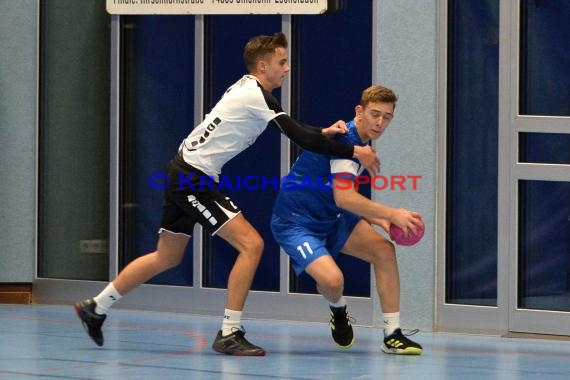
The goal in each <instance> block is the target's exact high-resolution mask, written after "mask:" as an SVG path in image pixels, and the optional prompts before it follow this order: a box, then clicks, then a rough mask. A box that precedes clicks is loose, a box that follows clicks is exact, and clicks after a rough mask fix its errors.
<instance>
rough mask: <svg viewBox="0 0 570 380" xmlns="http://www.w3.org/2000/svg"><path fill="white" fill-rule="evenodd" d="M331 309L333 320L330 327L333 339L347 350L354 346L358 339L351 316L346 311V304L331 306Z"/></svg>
mask: <svg viewBox="0 0 570 380" xmlns="http://www.w3.org/2000/svg"><path fill="white" fill-rule="evenodd" d="M330 309H331V320H330V323H329V325H330V327H331V333H332V337H333V340H334V341H335V343H336V344H337V345H338V346H339V347H340V348H342V349H343V350H346V349H347V348H350V347H352V345H353V344H354V342H356V339H355V338H354V332H353V331H352V325H351V324H350V317H349V316H348V312H347V311H346V306H343V307H332V306H331V307H330Z"/></svg>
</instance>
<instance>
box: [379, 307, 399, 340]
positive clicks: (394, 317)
mask: <svg viewBox="0 0 570 380" xmlns="http://www.w3.org/2000/svg"><path fill="white" fill-rule="evenodd" d="M382 320H383V321H384V335H385V336H388V335H391V334H392V333H393V332H394V331H396V329H398V328H400V312H399V311H398V312H396V313H382Z"/></svg>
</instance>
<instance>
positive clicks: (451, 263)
mask: <svg viewBox="0 0 570 380" xmlns="http://www.w3.org/2000/svg"><path fill="white" fill-rule="evenodd" d="M448 33H449V46H448V94H447V98H448V105H447V108H448V121H447V123H448V124H447V189H446V190H447V193H446V194H447V199H446V210H447V211H446V212H447V215H446V246H445V249H446V251H445V252H446V302H448V303H461V304H470V305H489V306H494V305H496V304H497V194H498V186H497V162H498V153H497V152H498V150H497V144H498V109H497V104H498V83H499V78H498V71H499V0H453V1H449V32H448Z"/></svg>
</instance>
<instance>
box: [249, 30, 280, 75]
mask: <svg viewBox="0 0 570 380" xmlns="http://www.w3.org/2000/svg"><path fill="white" fill-rule="evenodd" d="M278 47H282V48H284V49H287V37H286V36H285V34H283V33H282V32H277V33H275V34H274V35H273V36H264V35H261V36H255V37H252V38H251V39H250V40H249V42H248V43H247V44H246V45H245V48H244V49H243V61H244V63H245V67H246V68H247V71H249V72H251V71H253V70H254V69H255V64H256V63H257V61H258V60H259V59H260V58H263V57H264V56H265V55H267V54H273V53H275V49H276V48H278Z"/></svg>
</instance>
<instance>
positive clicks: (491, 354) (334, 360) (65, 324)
mask: <svg viewBox="0 0 570 380" xmlns="http://www.w3.org/2000/svg"><path fill="white" fill-rule="evenodd" d="M326 317H327V316H326V315H323V319H326ZM219 324H220V318H218V317H211V316H210V317H206V316H195V315H187V314H178V313H163V312H148V311H134V310H125V309H115V310H113V311H112V312H111V313H110V314H109V316H108V318H107V320H106V322H105V325H104V328H103V332H104V334H105V345H104V346H103V347H97V346H96V345H95V344H94V343H93V342H92V341H91V340H90V339H89V337H88V336H87V334H86V333H85V332H84V330H83V327H82V326H81V324H80V322H79V320H78V319H77V317H76V315H75V312H74V310H73V308H72V306H71V305H66V306H53V305H0V379H10V380H12V379H113V380H115V379H137V380H142V379H192V380H194V379H228V380H229V379H253V380H255V379H294V380H309V379H315V380H316V379H323V380H324V379H327V380H330V379H342V380H344V379H461V380H467V379H479V380H480V379H500V380H505V379H536V378H541V379H545V380H546V379H570V341H568V340H548V339H528V338H524V339H523V338H503V337H499V336H482V335H466V334H450V333H432V332H423V331H420V332H419V333H418V334H416V335H414V337H413V338H414V339H415V340H417V341H418V342H419V343H421V344H422V345H423V347H424V353H423V355H421V356H395V355H386V354H383V353H382V352H381V351H380V338H379V337H380V330H379V329H372V328H365V327H356V328H355V333H356V337H357V342H356V344H355V345H354V346H353V347H352V348H351V349H349V350H346V351H344V350H341V349H338V348H337V347H336V346H335V344H334V343H333V342H332V340H331V337H330V332H329V327H328V325H327V324H326V323H300V322H283V321H280V322H276V321H268V320H245V321H244V325H245V327H246V330H247V334H246V337H247V338H248V339H249V340H251V341H252V342H253V343H255V344H258V345H260V346H262V347H264V348H265V349H266V350H267V352H268V353H267V356H265V357H234V356H226V355H221V354H217V353H215V352H214V351H212V350H211V348H210V345H211V343H212V340H213V338H214V336H215V334H216V332H217V329H218V328H219Z"/></svg>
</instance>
